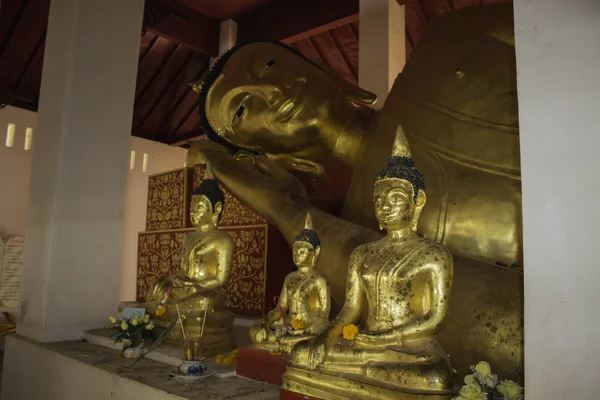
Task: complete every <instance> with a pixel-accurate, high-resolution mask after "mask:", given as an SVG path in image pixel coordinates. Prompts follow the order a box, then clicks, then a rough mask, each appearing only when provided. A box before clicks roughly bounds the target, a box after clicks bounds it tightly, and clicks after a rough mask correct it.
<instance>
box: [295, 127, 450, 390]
mask: <svg viewBox="0 0 600 400" xmlns="http://www.w3.org/2000/svg"><path fill="white" fill-rule="evenodd" d="M403 136H404V134H403V133H402V131H401V130H399V131H398V140H397V142H396V145H395V146H394V150H393V153H392V157H390V160H389V163H388V165H387V167H386V168H385V169H383V170H382V171H380V172H379V173H378V174H377V176H376V178H375V184H374V187H373V202H374V205H375V215H376V218H377V221H378V222H379V224H380V226H381V228H382V229H385V230H386V236H385V237H384V238H383V239H380V240H377V241H375V242H371V243H366V244H363V245H361V246H358V247H357V248H356V249H355V250H354V251H353V252H352V255H351V256H350V263H349V266H348V277H347V280H346V281H347V284H346V285H347V289H346V298H345V303H344V307H343V309H342V311H341V312H340V313H339V315H338V316H337V318H336V319H335V320H334V321H333V322H332V323H331V325H330V326H329V327H328V328H326V329H325V330H324V331H323V332H322V333H321V334H320V335H319V336H318V337H317V338H316V339H315V340H314V341H313V340H310V341H307V342H302V343H299V344H298V345H296V346H295V347H294V349H293V351H292V356H291V358H290V360H289V361H288V364H287V372H286V374H285V375H284V376H283V388H284V389H291V390H293V391H296V392H299V393H302V394H306V395H312V396H317V397H319V398H323V399H336V398H339V397H343V398H357V399H358V398H361V399H392V398H394V399H395V398H398V396H399V395H398V393H395V392H400V393H402V392H404V393H408V394H411V393H413V394H414V393H417V394H421V395H436V396H445V395H446V396H447V395H449V394H450V393H451V389H452V369H451V367H450V363H449V361H448V357H447V356H446V353H445V352H444V350H443V349H442V347H441V346H440V344H439V343H438V341H437V339H436V334H437V333H438V332H440V331H441V329H442V327H443V324H444V321H445V319H446V316H447V314H448V304H449V301H450V292H451V288H452V274H453V263H452V256H451V255H450V253H449V252H448V250H447V249H446V248H445V247H444V246H443V245H441V244H439V243H436V242H435V241H433V240H430V239H426V238H422V237H419V236H418V235H417V234H416V233H415V230H416V226H417V222H418V218H419V215H420V214H421V211H422V210H423V206H424V205H425V201H426V197H425V181H424V178H423V175H421V173H420V172H419V170H418V169H416V168H415V166H414V163H413V161H412V158H411V157H410V152H409V150H408V147H407V145H406V142H405V140H404V137H403ZM363 315H364V316H365V325H364V328H363V329H362V332H361V333H358V335H356V336H355V337H352V336H353V335H350V336H349V337H348V336H347V335H344V334H343V331H344V329H345V327H353V326H356V325H359V324H360V321H361V316H363ZM355 324H356V325H355ZM355 333H356V332H355ZM343 336H344V337H343ZM332 376H334V377H335V379H332ZM340 378H341V379H340ZM381 388H385V389H388V390H390V391H391V392H390V393H387V394H386V392H385V391H384V392H382V391H381V390H380V389H381ZM400 398H402V397H400ZM438 398H443V397H438Z"/></svg>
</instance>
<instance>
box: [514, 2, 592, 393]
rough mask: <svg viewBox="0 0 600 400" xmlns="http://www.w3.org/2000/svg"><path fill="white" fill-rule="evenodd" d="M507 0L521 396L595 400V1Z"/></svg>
mask: <svg viewBox="0 0 600 400" xmlns="http://www.w3.org/2000/svg"><path fill="white" fill-rule="evenodd" d="M514 4H515V34H516V55H517V83H518V91H519V93H518V94H519V121H520V128H521V132H520V141H521V170H522V179H523V181H522V182H523V244H524V261H525V263H524V264H525V392H526V396H525V397H526V398H527V399H532V400H537V399H549V400H554V399H556V400H559V399H564V400H567V399H569V400H571V399H572V400H583V399H598V397H599V394H598V393H599V389H600V382H599V380H598V375H599V373H598V371H599V368H600V318H599V315H600V313H599V312H598V304H600V290H599V287H600V272H598V268H599V266H598V261H599V260H600V246H599V245H598V237H599V236H598V227H600V208H599V207H598V197H599V196H600V156H599V155H598V149H600V133H599V130H598V117H599V112H600V40H599V38H600V23H599V22H600V2H598V0H569V1H564V0H515V2H514Z"/></svg>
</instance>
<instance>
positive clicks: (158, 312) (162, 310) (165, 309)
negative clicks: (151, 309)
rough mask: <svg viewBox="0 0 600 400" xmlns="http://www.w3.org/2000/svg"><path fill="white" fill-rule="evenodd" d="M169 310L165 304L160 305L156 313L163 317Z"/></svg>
mask: <svg viewBox="0 0 600 400" xmlns="http://www.w3.org/2000/svg"><path fill="white" fill-rule="evenodd" d="M166 312H167V308H166V307H165V306H163V305H160V306H158V307H157V308H156V315H158V316H159V317H162V316H163V315H165V313H166Z"/></svg>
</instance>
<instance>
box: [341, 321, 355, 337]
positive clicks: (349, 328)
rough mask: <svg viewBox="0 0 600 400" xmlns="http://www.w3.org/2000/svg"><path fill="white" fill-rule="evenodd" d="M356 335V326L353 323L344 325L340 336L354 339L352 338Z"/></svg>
mask: <svg viewBox="0 0 600 400" xmlns="http://www.w3.org/2000/svg"><path fill="white" fill-rule="evenodd" d="M356 335H358V326H356V325H354V324H350V325H346V326H344V329H343V330H342V336H343V337H344V339H346V340H354V338H355V337H356Z"/></svg>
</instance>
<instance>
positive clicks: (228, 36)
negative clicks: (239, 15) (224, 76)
mask: <svg viewBox="0 0 600 400" xmlns="http://www.w3.org/2000/svg"><path fill="white" fill-rule="evenodd" d="M220 28H221V30H220V32H219V57H220V56H222V55H223V54H225V53H227V50H229V49H231V48H232V47H234V46H235V44H236V42H237V28H238V26H237V22H235V21H234V20H232V19H228V20H225V21H223V22H221V26H220ZM217 60H218V58H211V59H210V65H211V67H212V66H213V64H214V63H215V62H216V61H217Z"/></svg>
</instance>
